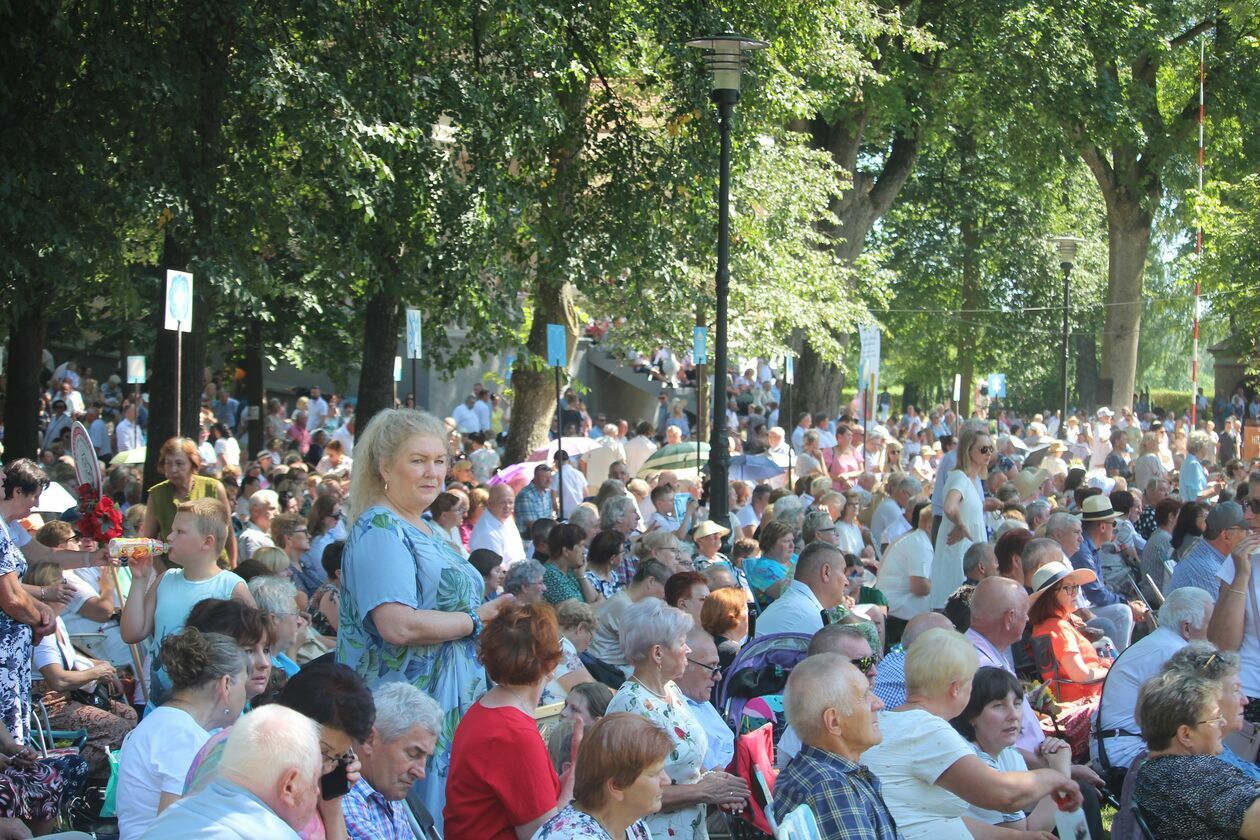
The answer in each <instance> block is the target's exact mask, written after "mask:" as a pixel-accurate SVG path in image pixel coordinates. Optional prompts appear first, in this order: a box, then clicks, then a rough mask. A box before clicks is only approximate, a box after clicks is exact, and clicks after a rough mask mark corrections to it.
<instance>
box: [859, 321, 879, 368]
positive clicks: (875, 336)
mask: <svg viewBox="0 0 1260 840" xmlns="http://www.w3.org/2000/svg"><path fill="white" fill-rule="evenodd" d="M858 338H859V339H860V341H861V343H862V356H861V362H862V370H863V371H865V372H866V373H867V374H868V375H869V374H870V373H873V372H874V371H877V370H879V325H878V324H865V325H863V326H861V327H858Z"/></svg>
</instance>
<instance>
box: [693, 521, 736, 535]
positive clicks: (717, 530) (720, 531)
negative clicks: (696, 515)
mask: <svg viewBox="0 0 1260 840" xmlns="http://www.w3.org/2000/svg"><path fill="white" fill-rule="evenodd" d="M730 532H731V529H730V528H723V527H722V526H721V525H719V524H717V523H716V522H714V521H713V520H712V519H706V520H704V521H703V522H701V523H700V524H699V525H697V526H696V527H695V529H694V530H693V531H692V532H691V538H692V539H696V540H698V539H700V538H702V537H709V536H712V535H713V534H717V535H719V536H722V537H725V536H726V535H727V534H729V533H730Z"/></svg>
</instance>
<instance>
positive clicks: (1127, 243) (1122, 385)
mask: <svg viewBox="0 0 1260 840" xmlns="http://www.w3.org/2000/svg"><path fill="white" fill-rule="evenodd" d="M1116 204H1117V205H1118V206H1115V207H1114V208H1113V207H1112V202H1110V201H1109V202H1108V212H1107V233H1108V240H1109V246H1108V251H1107V303H1108V306H1107V318H1106V327H1105V331H1104V333H1103V352H1102V379H1103V380H1110V382H1111V389H1110V390H1111V394H1110V395H1106V394H1099V395H1098V397H1099V399H1106V400H1108V401H1109V402H1112V403H1114V404H1115V405H1114V407H1115V408H1119V407H1120V406H1127V407H1129V408H1132V407H1133V390H1134V385H1135V383H1136V382H1137V361H1138V336H1139V334H1140V333H1141V329H1142V280H1143V275H1144V273H1145V271H1146V254H1147V251H1148V249H1149V247H1150V243H1151V223H1152V221H1153V219H1152V216H1151V214H1150V213H1149V212H1147V211H1146V210H1144V209H1143V208H1142V207H1141V206H1140V205H1139V204H1138V203H1137V202H1123V201H1117V202H1116Z"/></svg>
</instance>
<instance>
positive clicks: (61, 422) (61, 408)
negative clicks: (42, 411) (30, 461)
mask: <svg viewBox="0 0 1260 840" xmlns="http://www.w3.org/2000/svg"><path fill="white" fill-rule="evenodd" d="M52 407H53V415H52V417H50V418H49V419H48V427H47V428H46V429H44V438H43V441H42V442H41V443H40V447H39V448H40V449H51V448H52V445H53V444H54V443H56V442H57V440H58V438H60V437H61V435H62V433H64V432H65V431H66V430H67V429H69V428H70V426H71V424H72V423H73V422H74V420H73V418H71V417H70V415H69V414H67V413H66V401H65V400H64V399H62V398H61V397H57V398H56V399H55V400H53V404H52Z"/></svg>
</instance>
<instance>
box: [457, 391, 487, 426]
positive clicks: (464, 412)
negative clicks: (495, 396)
mask: <svg viewBox="0 0 1260 840" xmlns="http://www.w3.org/2000/svg"><path fill="white" fill-rule="evenodd" d="M476 405H477V398H476V397H474V396H473V395H472V394H469V395H468V396H467V397H464V401H463V403H461V404H460V405H457V406H455V410H454V411H452V412H451V418H452V419H454V421H455V428H456V429H458V430H459V433H460V434H461V435H471V434H472V433H473V432H480V431H481V418H479V417H478V416H477V410H476Z"/></svg>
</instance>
